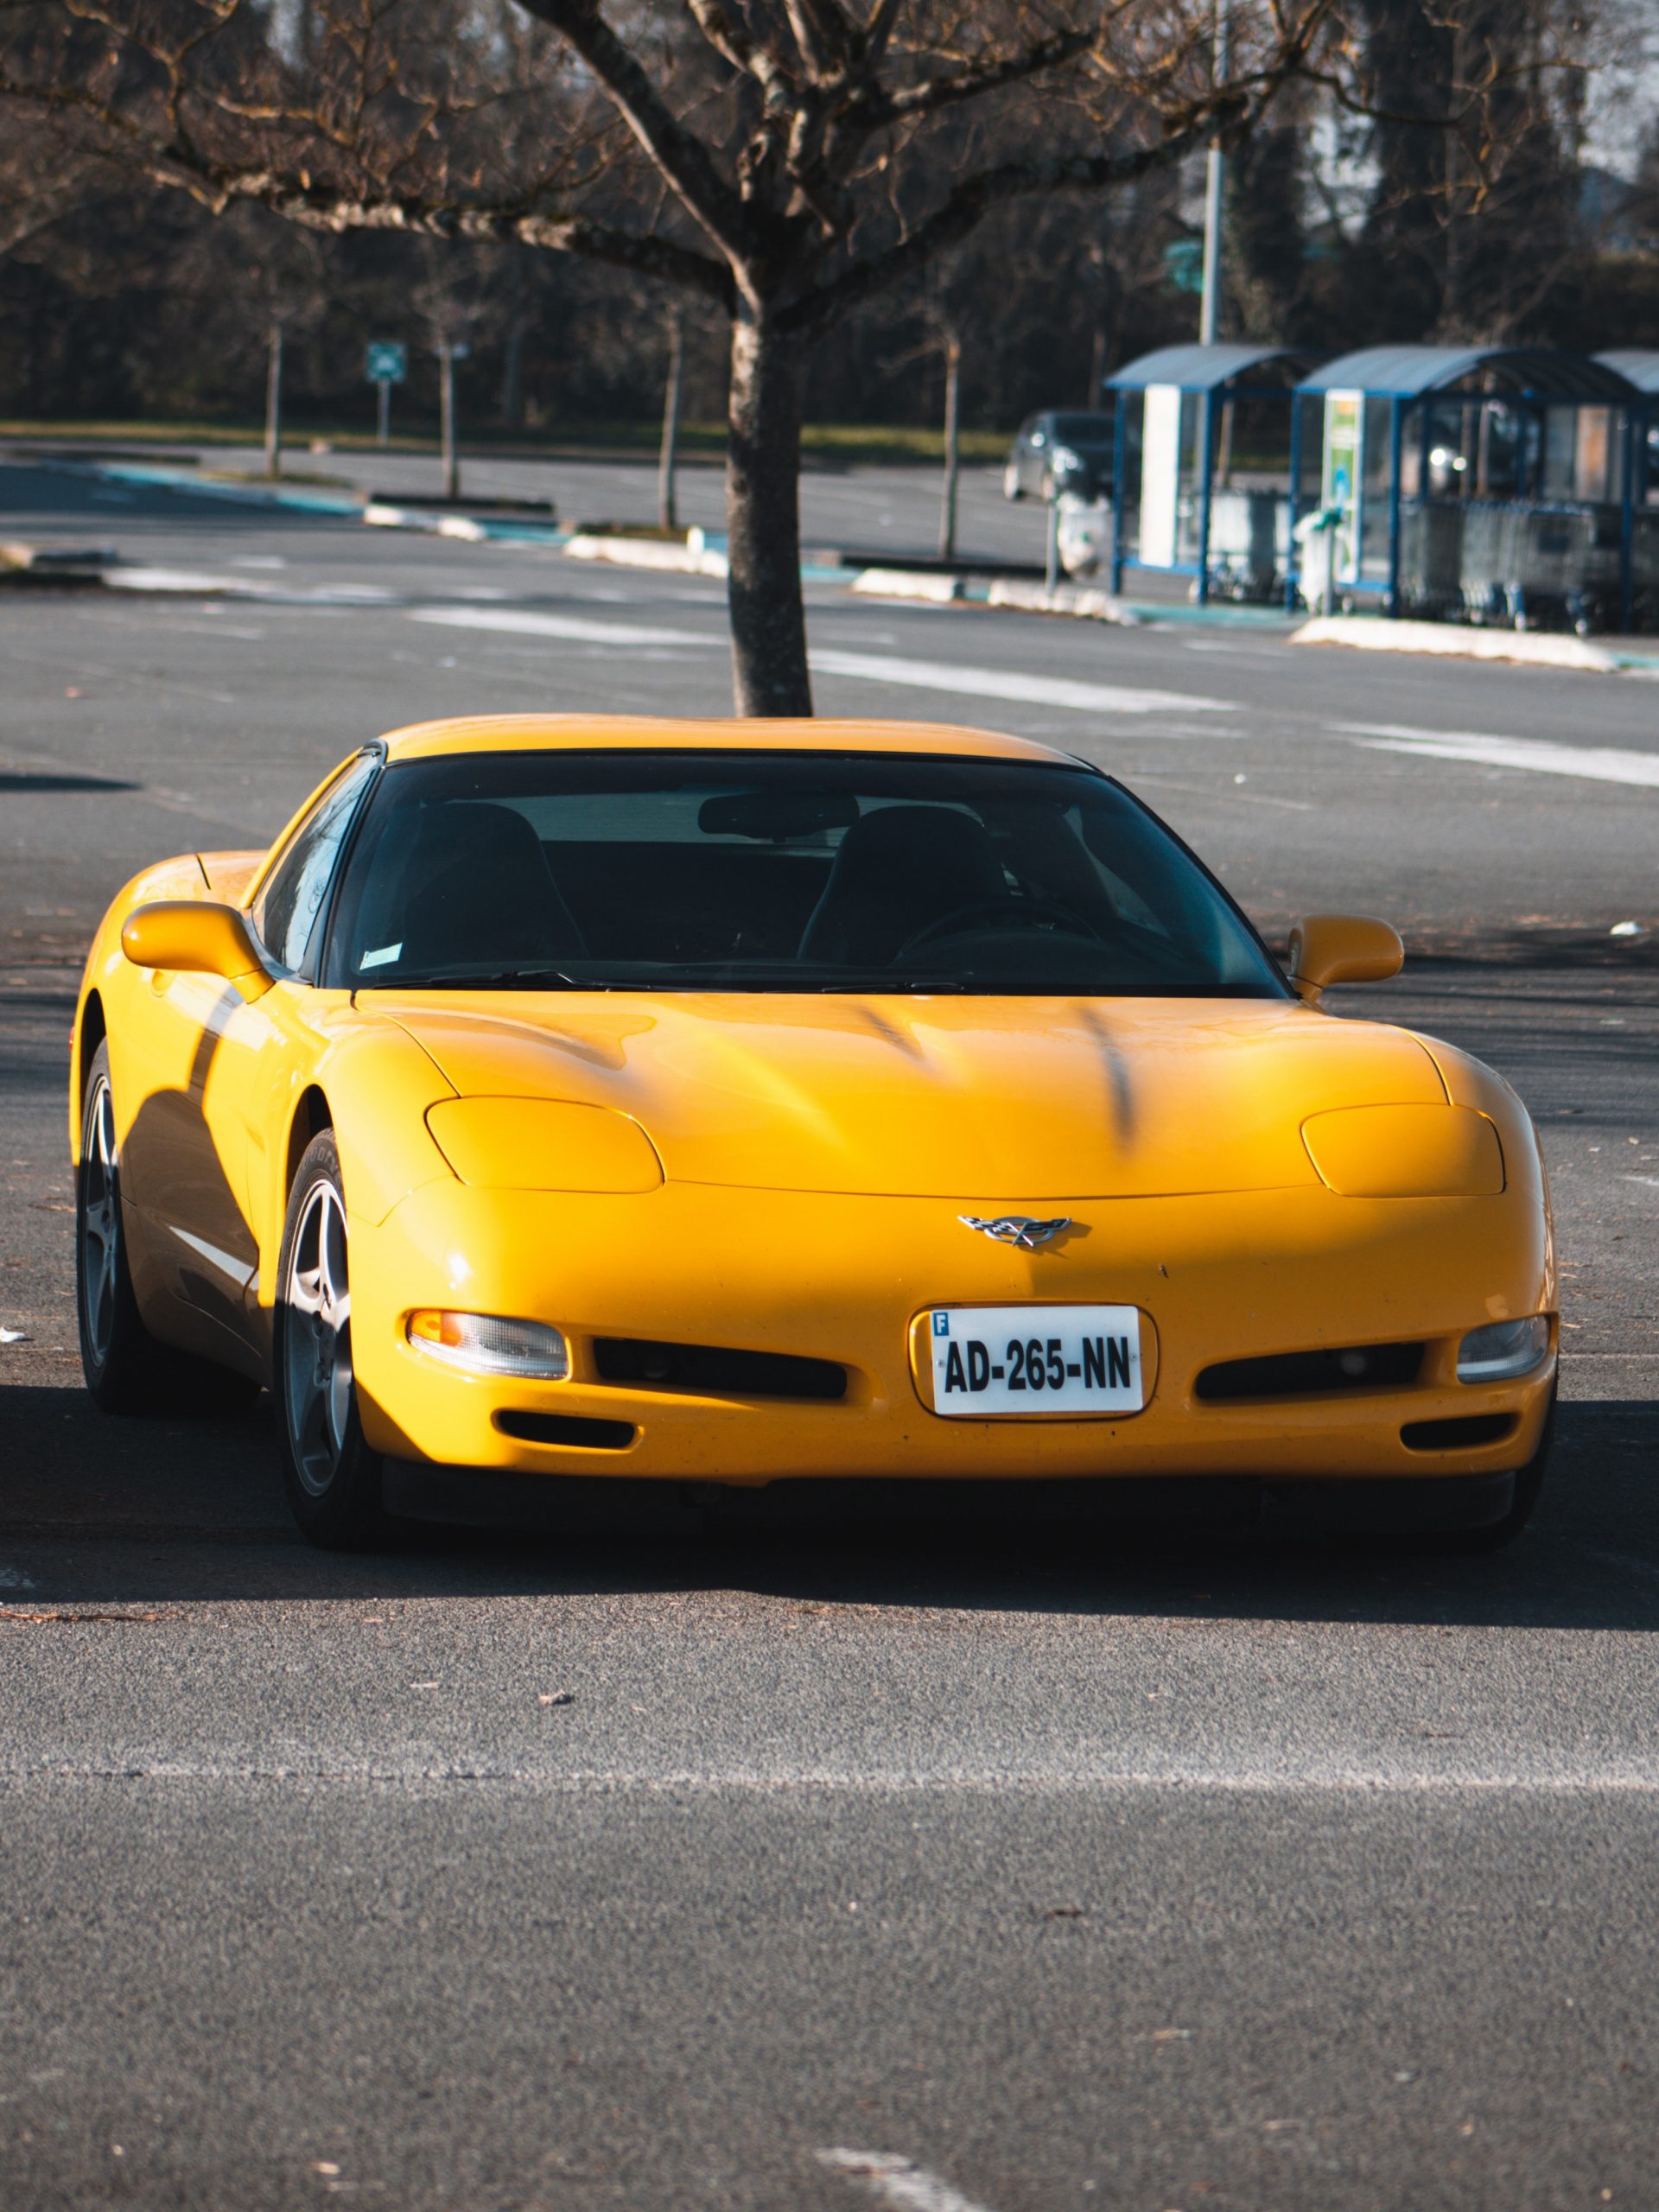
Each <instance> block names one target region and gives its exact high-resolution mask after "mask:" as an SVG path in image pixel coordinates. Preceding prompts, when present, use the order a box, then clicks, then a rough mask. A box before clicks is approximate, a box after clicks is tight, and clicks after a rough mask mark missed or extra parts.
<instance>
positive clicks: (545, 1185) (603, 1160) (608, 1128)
mask: <svg viewBox="0 0 1659 2212" xmlns="http://www.w3.org/2000/svg"><path fill="white" fill-rule="evenodd" d="M426 1126H427V1128H429V1129H430V1130H431V1132H432V1135H433V1139H434V1141H435V1143H436V1145H437V1147H438V1150H439V1151H440V1152H441V1153H442V1154H443V1156H444V1158H445V1159H446V1160H448V1163H449V1166H451V1168H453V1170H454V1173H456V1174H457V1175H458V1176H459V1177H460V1178H461V1181H462V1182H463V1183H470V1184H472V1185H474V1188H476V1189H479V1190H485V1191H593V1192H617V1193H626V1192H641V1191H655V1190H657V1189H658V1188H659V1187H660V1185H661V1184H662V1180H663V1166H662V1162H661V1160H658V1157H657V1154H656V1151H655V1149H654V1148H653V1147H652V1141H651V1139H650V1138H649V1137H648V1136H647V1135H645V1131H644V1130H643V1129H642V1128H640V1126H639V1123H638V1122H634V1121H630V1119H629V1118H628V1116H626V1114H617V1113H613V1111H612V1110H611V1109H610V1108H609V1107H608V1106H585V1105H582V1104H579V1103H577V1102H576V1101H575V1100H574V1099H564V1098H446V1099H444V1100H443V1101H442V1103H441V1104H439V1105H436V1106H434V1107H432V1108H431V1109H429V1111H428V1114H427V1117H426Z"/></svg>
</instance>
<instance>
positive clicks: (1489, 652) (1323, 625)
mask: <svg viewBox="0 0 1659 2212" xmlns="http://www.w3.org/2000/svg"><path fill="white" fill-rule="evenodd" d="M1290 643H1291V644H1292V645H1349V646H1351V647H1354V648H1357V650H1358V651H1360V652H1380V653H1431V654H1432V653H1439V654H1440V655H1442V656H1444V657H1446V658H1456V659H1459V660H1501V661H1514V662H1516V663H1519V664H1522V665H1523V666H1526V667H1531V668H1566V669H1578V670H1582V671H1585V672H1586V673H1588V674H1591V675H1596V676H1612V675H1617V674H1618V671H1619V670H1620V668H1621V667H1624V666H1629V665H1631V664H1632V661H1631V658H1630V656H1624V657H1621V656H1620V655H1619V654H1618V653H1614V652H1609V651H1608V649H1607V648H1606V646H1605V645H1591V644H1590V643H1589V641H1588V640H1587V639H1584V638H1563V637H1560V636H1555V635H1552V634H1550V633H1549V632H1539V631H1527V630H1470V629H1465V628H1463V627H1462V626H1459V625H1457V624H1453V623H1441V622H1391V621H1389V620H1388V618H1387V617H1386V616H1384V615H1376V614H1319V615H1316V616H1315V617H1314V619H1313V620H1312V621H1311V622H1304V623H1303V625H1302V626H1301V628H1300V630H1294V631H1292V632H1291V635H1290ZM1637 664H1639V663H1637Z"/></svg>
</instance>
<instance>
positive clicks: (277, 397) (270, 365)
mask: <svg viewBox="0 0 1659 2212" xmlns="http://www.w3.org/2000/svg"><path fill="white" fill-rule="evenodd" d="M282 473H283V326H282V324H281V323H280V322H278V321H277V318H276V317H275V315H273V316H272V317H271V321H270V335H269V337H268V339H267V340H266V346H265V474H266V475H267V476H280V475H281V474H282Z"/></svg>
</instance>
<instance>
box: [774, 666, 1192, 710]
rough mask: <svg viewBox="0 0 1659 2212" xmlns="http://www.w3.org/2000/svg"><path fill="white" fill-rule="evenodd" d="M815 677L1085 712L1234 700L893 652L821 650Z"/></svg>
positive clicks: (1187, 706) (1183, 706) (1174, 707)
mask: <svg viewBox="0 0 1659 2212" xmlns="http://www.w3.org/2000/svg"><path fill="white" fill-rule="evenodd" d="M810 658H811V663H812V672H813V674H814V675H815V676H853V677H861V678H863V679H864V680H866V681H868V682H869V683H898V684H908V685H911V686H913V687H914V688H915V689H916V690H919V691H954V692H958V693H961V694H963V695H964V696H967V697H969V698H970V699H1012V700H1014V701H1017V702H1019V703H1020V705H1022V706H1031V707H1071V708H1075V709H1076V710H1077V712H1078V713H1079V714H1084V715H1163V714H1171V713H1179V714H1189V713H1198V714H1218V715H1219V714H1231V713H1232V712H1234V711H1235V710H1234V708H1233V705H1232V702H1231V701H1230V700H1227V699H1202V698H1198V697H1197V696H1195V695H1194V694H1193V693H1192V692H1191V691H1149V690H1141V689H1140V688H1138V687H1136V686H1135V685H1133V684H1127V683H1074V682H1072V681H1071V678H1069V677H1059V676H1021V675H1020V674H1018V673H1016V672H1014V671H1010V670H1008V669H1003V668H964V667H963V664H961V663H960V662H959V661H944V660H906V659H905V658H902V657H900V656H899V655H897V654H890V653H843V652H829V651H826V652H815V653H813V654H812V655H811V656H810Z"/></svg>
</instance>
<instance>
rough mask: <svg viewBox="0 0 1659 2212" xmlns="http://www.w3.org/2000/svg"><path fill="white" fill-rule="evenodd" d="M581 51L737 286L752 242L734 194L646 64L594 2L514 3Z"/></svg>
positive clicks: (527, 0) (528, 0)
mask: <svg viewBox="0 0 1659 2212" xmlns="http://www.w3.org/2000/svg"><path fill="white" fill-rule="evenodd" d="M518 6H519V7H520V8H522V9H523V10H524V12H525V14H526V15H530V16H534V17H535V18H536V20H537V22H543V23H545V24H546V25H547V26H548V28H549V29H550V30H555V31H556V32H557V33H558V35H559V36H560V37H561V38H563V40H564V41H566V43H567V44H568V45H569V46H570V47H572V48H574V49H575V52H576V53H577V54H580V56H581V57H582V60H583V61H585V62H586V63H587V65H588V67H589V68H590V69H591V70H592V71H593V73H594V76H596V77H597V78H598V79H599V81H600V83H601V86H603V87H604V89H605V92H606V93H607V96H608V97H609V99H611V101H612V102H613V105H614V106H615V107H616V110H617V111H618V113H619V114H620V116H621V117H622V119H623V121H624V122H625V123H626V124H627V126H628V128H629V130H632V133H633V135H634V137H636V138H637V139H638V140H639V143H640V144H641V145H642V146H643V147H644V148H645V151H646V153H647V154H648V155H649V156H651V158H652V162H655V164H656V165H657V168H658V170H659V171H660V172H661V174H662V175H664V177H666V178H667V180H668V181H669V183H670V184H671V185H672V186H673V188H674V190H675V192H676V193H677V194H678V196H679V198H680V200H681V201H682V202H683V205H684V206H685V207H686V208H687V210H688V211H689V213H691V214H692V215H693V216H695V217H696V220H697V221H698V222H699V223H700V224H701V225H702V227H703V229H704V230H705V231H707V232H708V233H709V237H710V238H712V239H713V240H714V242H715V245H717V246H718V247H719V248H720V250H721V252H722V253H723V254H724V255H725V256H726V257H727V259H728V262H730V264H731V265H732V268H733V270H734V272H735V273H736V276H737V279H738V282H739V283H744V281H745V277H746V275H747V269H748V264H749V263H750V262H751V260H752V259H753V254H754V251H755V245H756V240H755V238H754V236H753V229H752V226H751V223H750V219H749V216H748V213H747V210H746V209H745V207H744V205H743V201H742V200H741V197H740V195H739V194H738V193H737V192H736V191H735V189H734V188H733V187H732V186H731V185H730V184H728V182H727V181H726V179H725V178H724V177H722V176H721V174H720V171H719V170H718V169H717V168H715V164H714V161H713V159H712V157H711V156H710V155H709V149H708V148H707V147H706V146H704V144H703V143H702V140H701V139H700V138H698V137H696V136H695V135H694V134H693V133H692V132H691V131H690V130H687V129H686V127H685V126H684V124H682V123H681V122H679V121H678V120H677V118H676V117H675V116H674V114H673V113H672V111H671V109H670V108H669V106H668V105H667V103H666V102H665V101H664V99H663V98H662V96H661V95H660V93H658V90H657V88H656V86H654V85H653V84H652V81H651V79H650V78H649V77H648V76H647V75H646V74H645V69H644V67H643V66H642V65H641V63H639V61H638V60H635V58H634V56H633V55H632V54H630V53H629V51H628V49H627V48H626V46H625V45H624V44H623V43H622V41H621V40H620V38H619V37H618V36H617V35H616V33H615V32H614V31H613V29H611V27H610V25H609V24H608V23H607V22H606V21H605V18H604V16H602V15H601V13H600V8H599V0H518Z"/></svg>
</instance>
